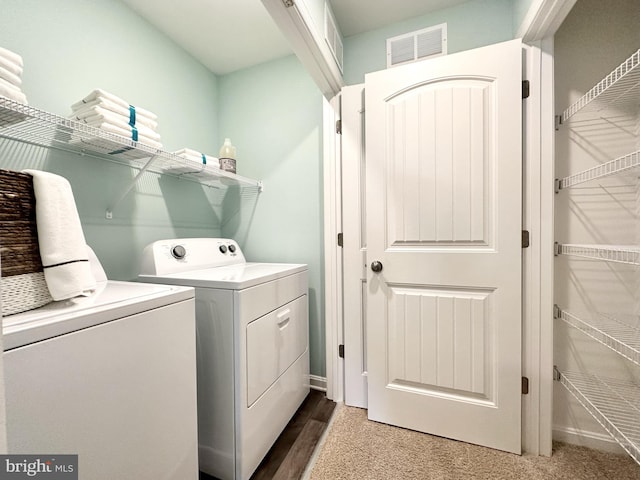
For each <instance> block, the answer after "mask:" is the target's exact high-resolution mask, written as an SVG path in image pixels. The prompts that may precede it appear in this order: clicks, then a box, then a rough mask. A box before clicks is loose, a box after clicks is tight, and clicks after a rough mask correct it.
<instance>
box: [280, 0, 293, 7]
mask: <svg viewBox="0 0 640 480" xmlns="http://www.w3.org/2000/svg"><path fill="white" fill-rule="evenodd" d="M282 3H283V4H284V6H285V7H287V8H289V7H293V0H282Z"/></svg>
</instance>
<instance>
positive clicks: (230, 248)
mask: <svg viewBox="0 0 640 480" xmlns="http://www.w3.org/2000/svg"><path fill="white" fill-rule="evenodd" d="M229 251H230V252H231V253H234V252H235V251H236V246H235V245H233V244H231V245H229Z"/></svg>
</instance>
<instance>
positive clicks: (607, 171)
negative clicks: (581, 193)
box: [558, 150, 640, 190]
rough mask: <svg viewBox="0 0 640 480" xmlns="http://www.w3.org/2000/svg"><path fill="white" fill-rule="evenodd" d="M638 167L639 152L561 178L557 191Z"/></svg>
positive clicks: (639, 160)
mask: <svg viewBox="0 0 640 480" xmlns="http://www.w3.org/2000/svg"><path fill="white" fill-rule="evenodd" d="M639 166H640V150H638V151H636V152H633V153H630V154H628V155H624V156H622V157H619V158H616V159H615V160H611V161H610V162H607V163H603V164H602V165H598V166H596V167H593V168H589V169H588V170H584V171H582V172H579V173H575V174H573V175H570V176H568V177H565V178H562V179H560V180H559V182H558V190H562V189H564V188H570V187H573V186H576V185H579V184H581V183H585V182H589V181H591V180H595V179H597V178H603V177H608V176H610V175H617V174H620V173H624V172H627V171H629V170H633V169H634V168H637V167H639Z"/></svg>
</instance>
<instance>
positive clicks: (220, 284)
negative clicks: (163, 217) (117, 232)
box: [139, 238, 309, 480]
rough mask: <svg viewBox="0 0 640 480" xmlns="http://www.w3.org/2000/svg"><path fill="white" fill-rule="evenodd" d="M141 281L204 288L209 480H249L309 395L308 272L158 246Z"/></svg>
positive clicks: (221, 243) (202, 354)
mask: <svg viewBox="0 0 640 480" xmlns="http://www.w3.org/2000/svg"><path fill="white" fill-rule="evenodd" d="M139 279H140V280H141V281H145V282H159V283H166V284H171V285H187V286H191V287H194V288H195V291H196V294H195V295H196V328H197V334H196V337H197V342H198V346H197V358H198V361H197V365H198V430H199V432H198V443H199V462H200V470H201V471H203V472H205V473H207V474H209V475H213V476H214V477H217V478H220V479H222V480H229V479H242V480H245V479H248V478H249V477H250V476H251V474H252V473H253V472H254V471H255V469H256V467H257V466H258V465H259V464H260V462H261V460H262V459H263V458H264V456H265V455H266V453H267V452H268V451H269V448H271V446H272V445H273V443H274V442H275V440H276V439H277V438H278V436H279V435H280V433H281V432H282V430H283V429H284V427H285V426H286V425H287V423H288V421H289V420H290V419H291V417H292V416H293V414H294V413H295V411H296V410H297V408H298V407H299V406H300V404H301V403H302V401H303V400H304V399H305V397H306V396H307V394H308V393H309V347H308V337H309V314H308V310H309V309H308V301H307V290H308V280H307V266H306V265H303V264H275V263H251V262H247V261H246V260H245V258H244V255H243V254H242V251H241V250H240V247H239V246H238V244H237V243H236V242H235V241H233V240H230V239H223V238H182V239H172V240H161V241H157V242H154V243H152V244H150V245H148V246H147V247H146V248H145V249H144V252H143V254H142V267H141V273H140V276H139Z"/></svg>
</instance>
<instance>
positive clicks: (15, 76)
mask: <svg viewBox="0 0 640 480" xmlns="http://www.w3.org/2000/svg"><path fill="white" fill-rule="evenodd" d="M0 96H2V97H7V98H8V99H9V100H13V101H14V102H20V103H27V97H26V96H25V94H24V93H22V57H21V56H20V55H18V54H17V53H14V52H12V51H10V50H7V49H6V48H2V47H0Z"/></svg>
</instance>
